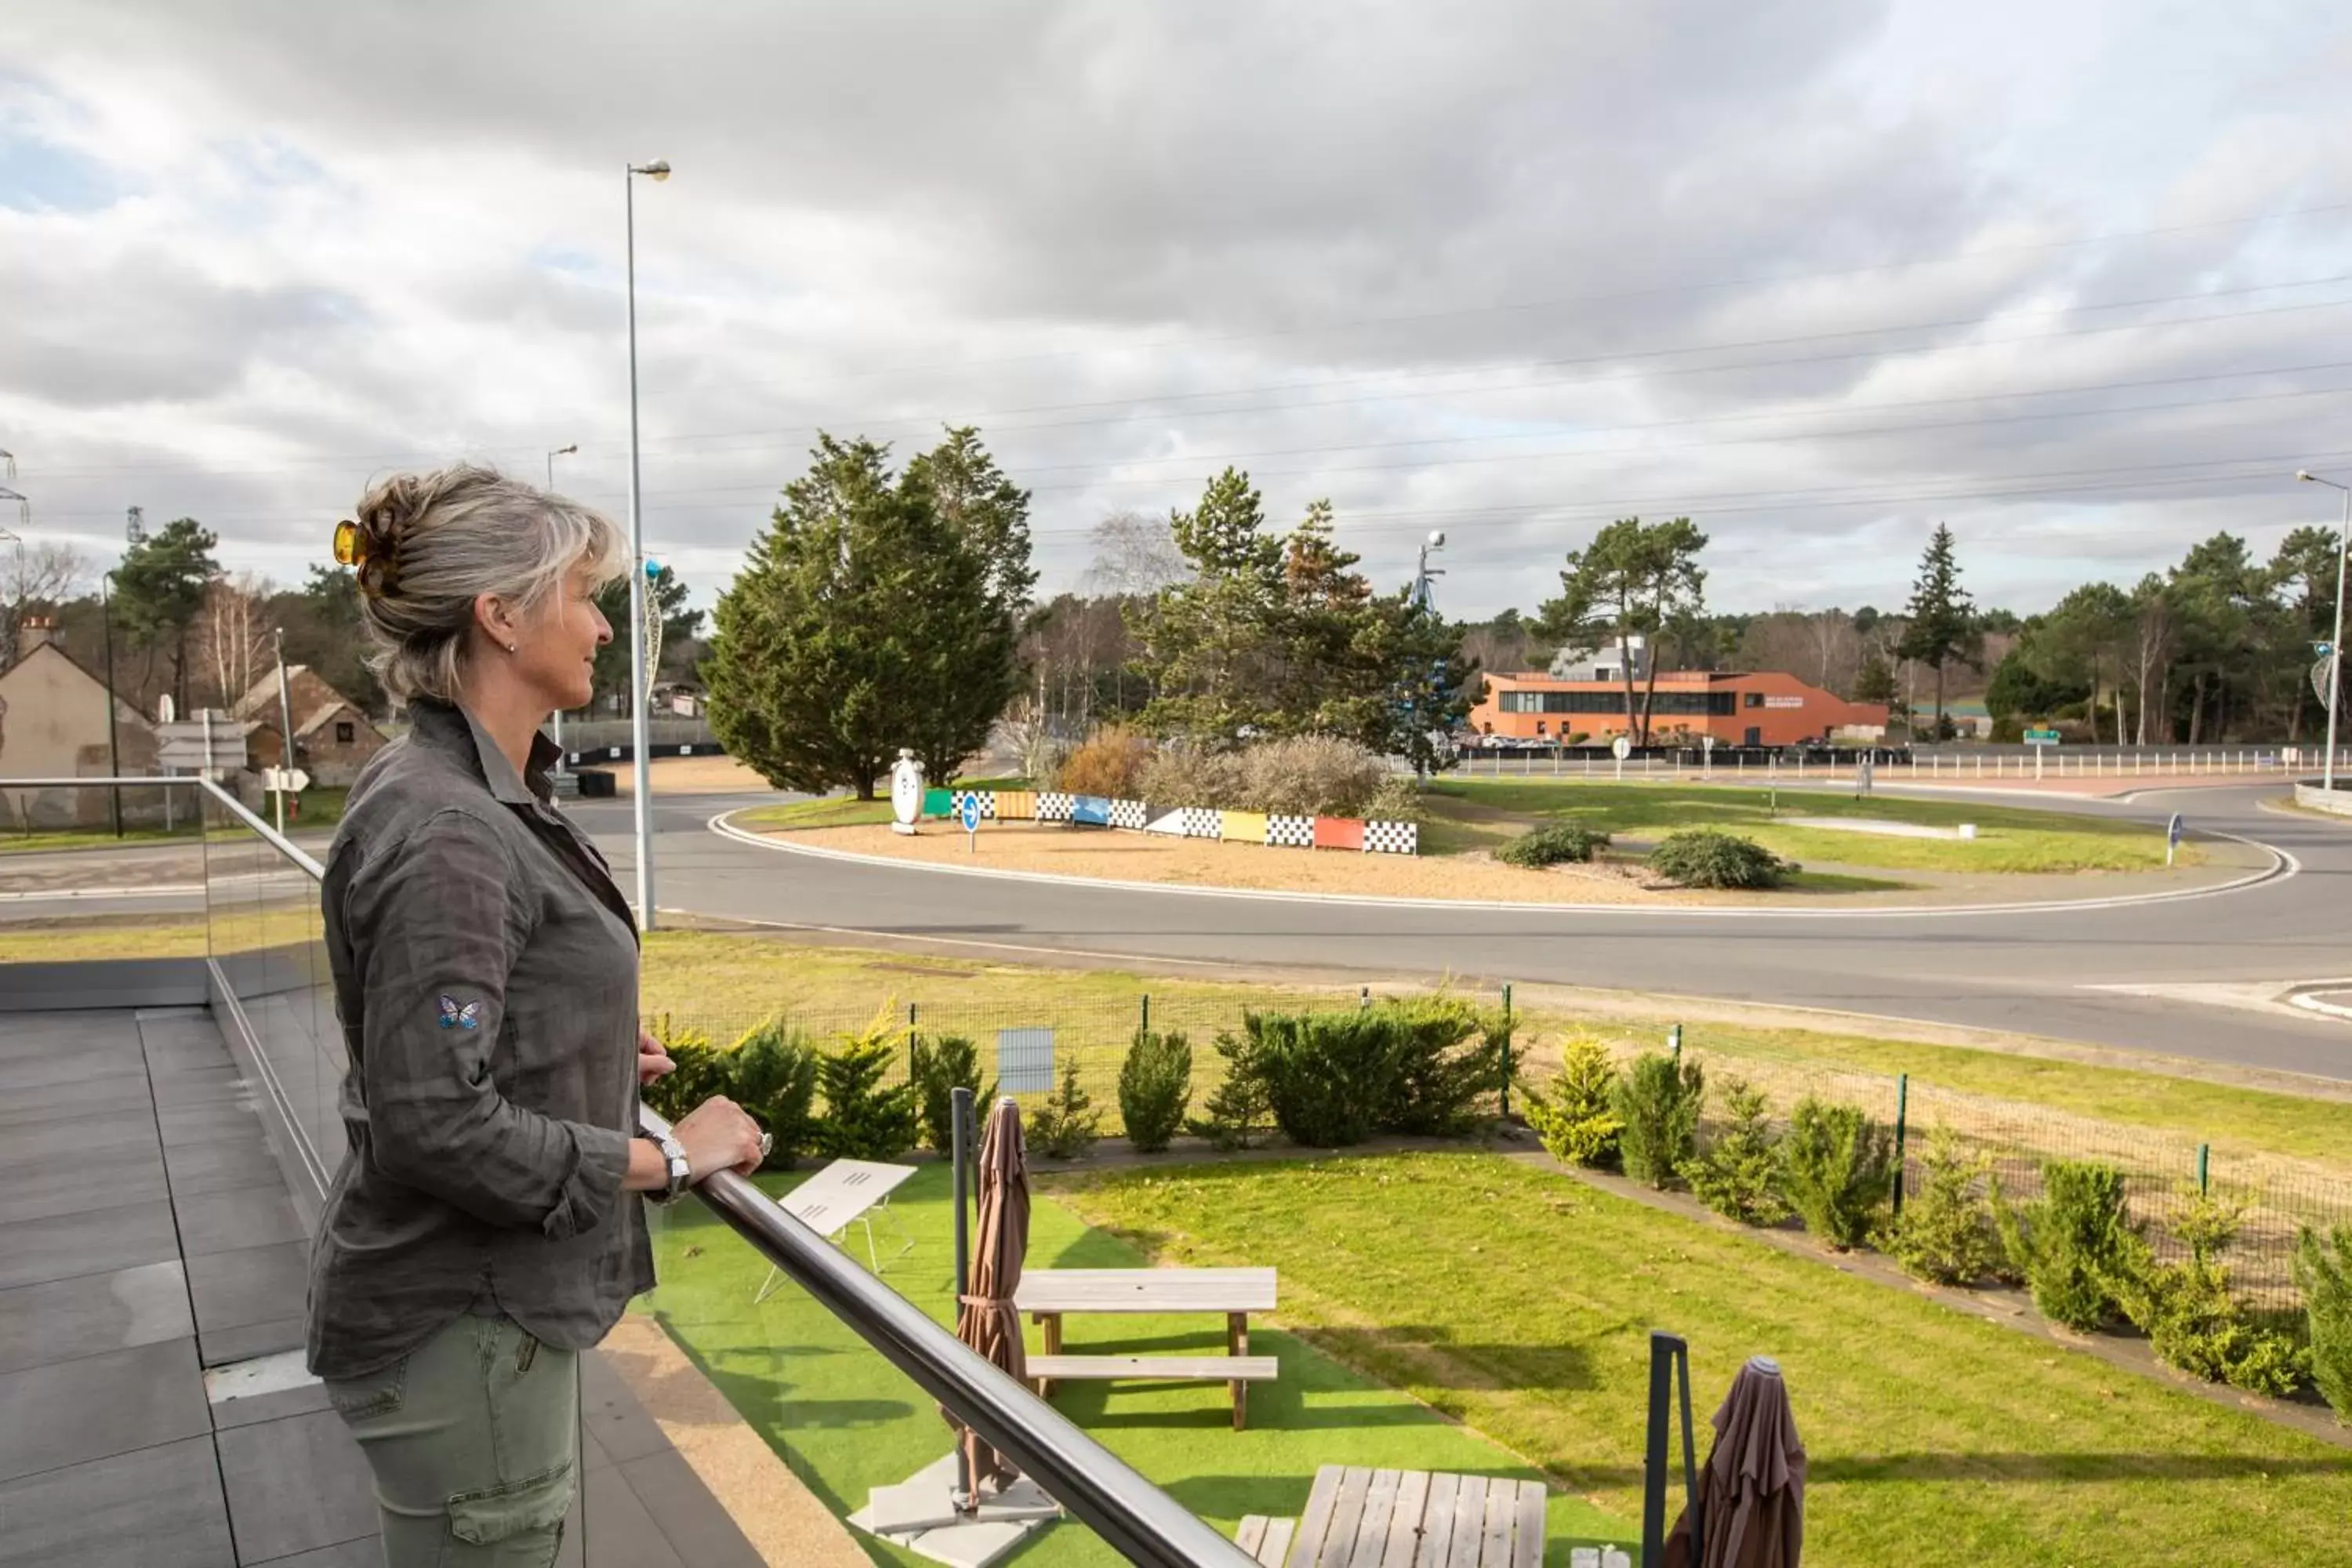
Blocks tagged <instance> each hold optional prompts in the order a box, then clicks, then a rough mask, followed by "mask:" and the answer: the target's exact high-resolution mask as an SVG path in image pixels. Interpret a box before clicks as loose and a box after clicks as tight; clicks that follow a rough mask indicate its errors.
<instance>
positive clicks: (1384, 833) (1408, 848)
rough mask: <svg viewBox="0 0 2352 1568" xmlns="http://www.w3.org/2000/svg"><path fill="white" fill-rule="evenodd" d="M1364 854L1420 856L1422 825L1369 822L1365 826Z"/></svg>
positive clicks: (1415, 823)
mask: <svg viewBox="0 0 2352 1568" xmlns="http://www.w3.org/2000/svg"><path fill="white" fill-rule="evenodd" d="M1364 853H1365V854H1367V855H1418V854H1420V853H1421V824H1420V823H1418V822H1367V823H1366V824H1364Z"/></svg>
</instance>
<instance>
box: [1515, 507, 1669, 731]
mask: <svg viewBox="0 0 2352 1568" xmlns="http://www.w3.org/2000/svg"><path fill="white" fill-rule="evenodd" d="M1705 549H1706V534H1704V533H1701V532H1700V531H1698V530H1697V529H1696V527H1694V526H1692V524H1691V520H1690V519H1688V518H1686V517H1677V518H1675V519H1672V520H1671V521H1666V522H1658V523H1649V524H1644V523H1643V521H1642V520H1641V519H1640V518H1638V517H1622V518H1619V519H1618V520H1617V521H1614V522H1612V523H1611V524H1609V525H1608V526H1607V527H1606V528H1603V529H1602V530H1601V531H1600V532H1598V533H1596V534H1594V535H1593V536H1592V542H1591V544H1589V545H1586V546H1585V547H1584V548H1583V549H1582V550H1571V551H1570V552H1568V566H1567V569H1566V570H1565V571H1563V572H1561V573H1560V574H1559V586H1560V596H1559V598H1557V599H1552V600H1549V601H1547V602H1546V603H1545V605H1543V608H1542V619H1541V623H1540V624H1541V625H1542V626H1543V629H1544V633H1545V635H1546V636H1548V637H1552V638H1553V639H1555V640H1557V641H1559V642H1560V643H1562V644H1575V645H1577V646H1580V647H1599V646H1602V645H1604V644H1607V643H1611V642H1613V643H1615V644H1616V645H1617V651H1618V656H1619V658H1618V662H1619V664H1620V665H1621V667H1622V669H1623V671H1624V677H1625V713H1626V721H1627V726H1628V728H1629V730H1630V731H1632V734H1633V743H1634V744H1635V745H1640V746H1646V745H1648V744H1649V743H1650V716H1651V713H1652V711H1653V710H1654V708H1655V706H1656V703H1657V696H1658V666H1659V664H1660V662H1661V659H1660V658H1659V655H1660V653H1661V651H1662V650H1661V648H1660V647H1659V639H1660V634H1661V633H1662V632H1664V630H1665V629H1666V627H1667V626H1669V625H1676V626H1679V625H1681V624H1683V623H1684V622H1685V620H1686V619H1687V618H1688V617H1691V616H1696V615H1697V614H1698V612H1699V610H1700V607H1701V606H1702V605H1703V604H1704V603H1705V601H1706V572H1705V571H1704V570H1703V569H1702V568H1701V567H1700V566H1699V563H1698V556H1699V552H1701V551H1702V550H1705ZM1634 637H1643V638H1644V639H1646V643H1647V646H1648V647H1649V650H1650V660H1649V666H1650V668H1649V679H1648V681H1647V682H1646V684H1645V685H1644V686H1643V695H1642V698H1641V701H1640V703H1639V705H1638V706H1637V705H1636V703H1635V701H1634V695H1633V693H1634V680H1633V662H1634V661H1633V638H1634Z"/></svg>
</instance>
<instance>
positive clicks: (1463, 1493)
mask: <svg viewBox="0 0 2352 1568" xmlns="http://www.w3.org/2000/svg"><path fill="white" fill-rule="evenodd" d="M1235 1543H1236V1544H1238V1545H1239V1546H1240V1547H1241V1548H1242V1550H1243V1551H1244V1552H1250V1553H1251V1554H1252V1555H1253V1556H1255V1558H1256V1559H1257V1561H1258V1562H1259V1563H1264V1564H1266V1565H1268V1568H1276V1565H1280V1568H1542V1563H1543V1560H1544V1489H1543V1483H1542V1482H1541V1481H1518V1480H1506V1479H1494V1478H1489V1477H1486V1476H1461V1475H1453V1474H1449V1473H1447V1472H1444V1471H1435V1472H1432V1471H1429V1470H1374V1469H1366V1468H1361V1467H1359V1466H1354V1465H1349V1466H1340V1465H1326V1466H1324V1467H1323V1468H1321V1469H1319V1470H1318V1471H1316V1472H1315V1485H1314V1487H1313V1489H1311V1490H1309V1491H1308V1493H1307V1511H1306V1512H1305V1513H1303V1514H1301V1515H1300V1516H1299V1518H1298V1521H1297V1525H1296V1526H1295V1527H1293V1526H1292V1524H1291V1521H1288V1520H1268V1519H1264V1518H1258V1517H1253V1518H1250V1519H1244V1521H1242V1528H1241V1532H1240V1534H1239V1535H1238V1536H1237V1537H1236V1538H1235Z"/></svg>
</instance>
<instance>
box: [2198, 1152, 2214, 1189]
mask: <svg viewBox="0 0 2352 1568" xmlns="http://www.w3.org/2000/svg"><path fill="white" fill-rule="evenodd" d="M2212 1152H2213V1145H2211V1144H2210V1143H2200V1144H2199V1145H2197V1194H2198V1195H2199V1196H2200V1197H2202V1196H2203V1195H2204V1194H2205V1193H2206V1191H2207V1185H2208V1183H2207V1178H2208V1175H2209V1173H2208V1171H2207V1169H2206V1162H2207V1160H2208V1159H2209V1158H2210V1156H2211V1154H2212Z"/></svg>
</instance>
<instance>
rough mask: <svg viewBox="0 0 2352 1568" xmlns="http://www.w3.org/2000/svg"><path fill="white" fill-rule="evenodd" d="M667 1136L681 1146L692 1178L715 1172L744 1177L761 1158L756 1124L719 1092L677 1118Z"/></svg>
mask: <svg viewBox="0 0 2352 1568" xmlns="http://www.w3.org/2000/svg"><path fill="white" fill-rule="evenodd" d="M670 1135H671V1136H672V1137H674V1138H676V1139H677V1141H678V1142H679V1143H680V1144H682V1145H684V1146H685V1149H686V1163H687V1167H688V1170H690V1171H691V1172H692V1173H693V1174H692V1178H691V1179H692V1180H694V1181H697V1182H698V1181H700V1180H702V1178H703V1177H705V1176H708V1175H709V1174H711V1173H713V1172H717V1171H733V1172H734V1173H736V1174H738V1175H741V1176H748V1175H750V1174H751V1173H752V1172H754V1171H756V1170H758V1169H759V1168H760V1162H761V1160H762V1159H763V1158H765V1156H764V1155H763V1154H761V1152H760V1124H759V1123H758V1122H756V1121H752V1120H751V1115H750V1114H749V1113H748V1112H747V1111H745V1110H744V1109H743V1108H742V1107H741V1106H740V1105H738V1104H736V1103H735V1102H734V1101H733V1100H730V1099H728V1098H727V1097H726V1096H725V1095H723V1094H714V1095H712V1096H711V1097H710V1098H709V1100H704V1101H703V1102H702V1103H701V1104H700V1105H698V1106H696V1107H695V1108H694V1109H693V1110H689V1111H688V1112H687V1113H686V1114H685V1115H684V1116H682V1117H680V1118H679V1119H678V1122H677V1126H675V1127H673V1128H671V1129H670Z"/></svg>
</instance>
